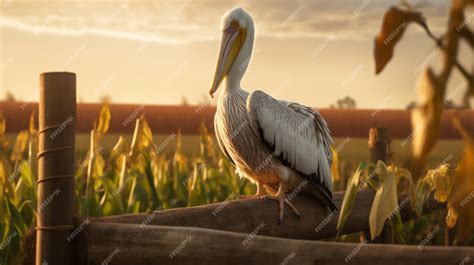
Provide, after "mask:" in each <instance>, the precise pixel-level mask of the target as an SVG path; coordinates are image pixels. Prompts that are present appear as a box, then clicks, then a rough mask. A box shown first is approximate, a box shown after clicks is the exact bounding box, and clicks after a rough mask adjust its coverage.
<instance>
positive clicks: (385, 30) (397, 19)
mask: <svg viewBox="0 0 474 265" xmlns="http://www.w3.org/2000/svg"><path fill="white" fill-rule="evenodd" d="M411 22H415V23H417V24H419V25H421V26H423V27H426V24H425V18H424V17H423V15H422V14H421V13H420V12H418V11H415V10H413V9H412V8H410V7H405V8H403V7H396V6H394V7H391V8H390V9H389V10H388V11H387V12H386V13H385V15H384V19H383V24H382V30H381V31H380V33H379V34H378V35H377V37H375V50H374V55H375V73H376V74H378V73H380V72H381V71H382V70H383V68H384V67H385V65H386V64H387V63H388V62H389V61H390V59H392V56H393V50H394V48H395V45H396V44H397V43H398V42H399V41H400V39H401V38H402V36H403V33H405V30H406V28H407V27H408V25H409V23H411Z"/></svg>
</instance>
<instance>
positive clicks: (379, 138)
mask: <svg viewBox="0 0 474 265" xmlns="http://www.w3.org/2000/svg"><path fill="white" fill-rule="evenodd" d="M368 144H369V152H370V162H373V163H377V161H379V160H381V161H383V162H384V163H387V161H388V156H389V152H390V138H389V137H388V130H387V128H370V129H369V142H368ZM367 234H368V233H366V238H367ZM369 238H370V237H369ZM372 242H373V243H392V230H391V228H390V223H389V222H385V225H384V228H383V230H382V232H381V234H380V235H379V236H378V237H376V238H375V239H374V240H372Z"/></svg>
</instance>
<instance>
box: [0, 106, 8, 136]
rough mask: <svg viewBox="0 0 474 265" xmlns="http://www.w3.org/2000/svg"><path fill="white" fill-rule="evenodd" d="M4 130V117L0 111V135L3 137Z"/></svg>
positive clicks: (5, 126) (5, 125)
mask: <svg viewBox="0 0 474 265" xmlns="http://www.w3.org/2000/svg"><path fill="white" fill-rule="evenodd" d="M6 128H7V124H6V121H5V117H3V112H1V111H0V135H3V134H4V133H5V130H6Z"/></svg>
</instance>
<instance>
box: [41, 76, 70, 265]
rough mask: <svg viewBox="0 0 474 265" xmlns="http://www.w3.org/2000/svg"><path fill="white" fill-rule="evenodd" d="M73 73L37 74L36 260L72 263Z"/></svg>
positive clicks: (59, 263) (51, 262) (53, 264)
mask: <svg viewBox="0 0 474 265" xmlns="http://www.w3.org/2000/svg"><path fill="white" fill-rule="evenodd" d="M75 123H76V75H75V74H73V73H66V72H55V73H44V74H41V77H40V105H39V132H38V134H39V152H38V156H37V157H38V195H37V196H38V206H37V209H38V214H37V230H38V236H37V238H36V245H37V247H36V264H37V265H40V264H42V263H43V262H46V264H49V265H61V264H72V262H73V257H74V256H73V251H74V249H73V247H72V246H71V244H68V241H67V240H66V238H67V236H68V235H69V234H70V233H71V231H72V230H73V229H74V220H73V219H74V207H75V203H74V195H75V193H74V191H75V190H74V163H75V157H74V155H75V148H74V144H75Z"/></svg>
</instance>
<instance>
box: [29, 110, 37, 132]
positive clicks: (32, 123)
mask: <svg viewBox="0 0 474 265" xmlns="http://www.w3.org/2000/svg"><path fill="white" fill-rule="evenodd" d="M35 117H36V116H35V111H33V112H32V113H31V115H30V123H29V127H28V131H29V132H30V135H35V134H36V132H37V130H36V126H35Z"/></svg>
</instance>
